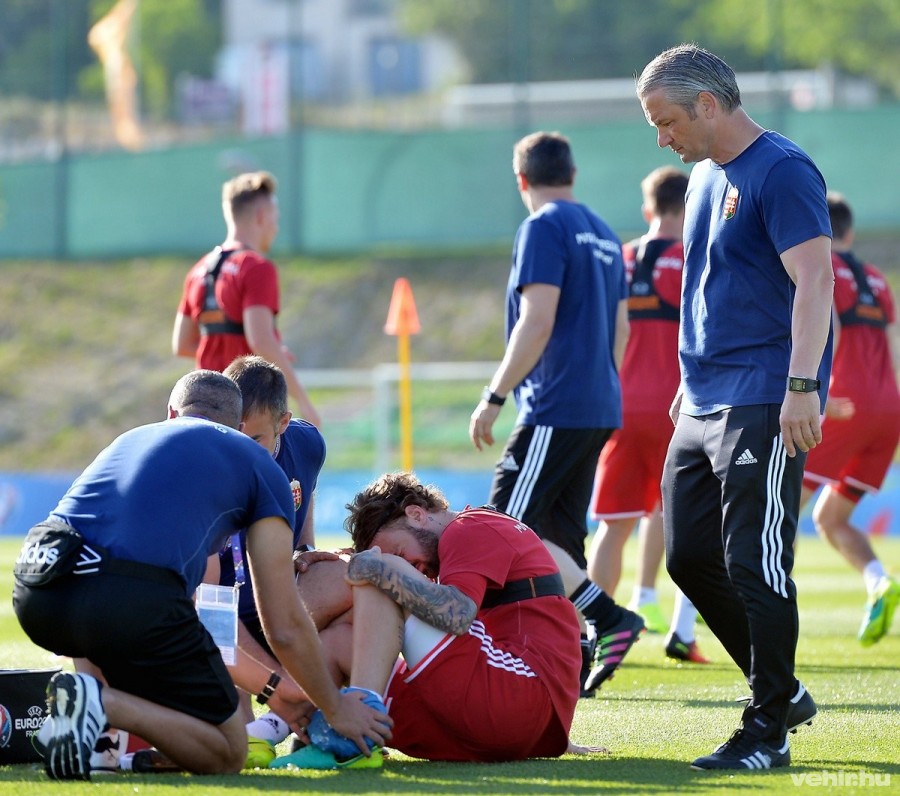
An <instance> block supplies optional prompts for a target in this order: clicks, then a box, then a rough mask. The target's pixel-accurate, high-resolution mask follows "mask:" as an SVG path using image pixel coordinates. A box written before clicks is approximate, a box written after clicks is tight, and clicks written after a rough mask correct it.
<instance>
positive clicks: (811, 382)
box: [787, 376, 822, 392]
mask: <svg viewBox="0 0 900 796" xmlns="http://www.w3.org/2000/svg"><path fill="white" fill-rule="evenodd" d="M821 386H822V382H820V381H819V380H818V379H805V378H803V377H802V376H788V379H787V388H788V392H816V390H818V389H819V387H821Z"/></svg>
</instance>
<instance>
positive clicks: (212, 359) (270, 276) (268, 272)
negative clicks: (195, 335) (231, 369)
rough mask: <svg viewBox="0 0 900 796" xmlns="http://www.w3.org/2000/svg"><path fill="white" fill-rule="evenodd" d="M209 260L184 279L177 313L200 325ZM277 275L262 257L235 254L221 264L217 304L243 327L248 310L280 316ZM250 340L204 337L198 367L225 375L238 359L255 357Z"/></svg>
mask: <svg viewBox="0 0 900 796" xmlns="http://www.w3.org/2000/svg"><path fill="white" fill-rule="evenodd" d="M206 268H207V258H206V257H204V258H203V259H202V260H200V262H198V263H197V264H196V265H195V266H194V267H193V268H192V269H191V270H190V271H189V272H188V275H187V276H186V277H185V280H184V291H183V293H182V296H181V302H180V303H179V305H178V312H180V313H181V314H182V315H186V316H188V317H190V318H192V319H193V320H194V322H195V323H197V322H198V318H199V317H200V313H201V312H202V309H203V299H204V295H205V287H204V278H205V276H206ZM278 295H279V293H278V272H277V270H276V268H275V264H274V263H273V262H272V261H271V260H267V259H266V258H265V257H263V256H262V255H261V254H258V253H257V252H254V251H251V250H249V249H245V250H243V251H236V252H235V253H234V254H232V255H230V256H229V257H228V259H227V260H225V262H224V263H223V264H222V269H221V271H220V272H219V278H218V279H217V280H216V300H217V302H218V304H219V307H221V309H222V311H223V312H224V313H225V316H226V317H227V318H229V319H230V320H232V321H234V322H235V323H242V322H243V317H244V310H245V309H247V308H248V307H268V308H269V309H270V310H271V311H272V315H277V314H278V310H279V304H278ZM275 334H276V336H277V335H278V332H277V330H276V332H275ZM252 353H253V351H251V350H250V346H249V345H248V344H247V338H246V336H245V335H242V334H212V335H202V336H201V338H200V345H199V346H198V348H197V356H196V361H197V367H198V368H207V369H209V370H218V371H222V370H225V368H227V367H228V366H229V365H230V364H231V363H232V361H233V360H234V359H235V357H239V356H244V355H246V354H252Z"/></svg>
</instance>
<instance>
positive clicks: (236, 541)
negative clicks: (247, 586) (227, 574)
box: [231, 533, 247, 588]
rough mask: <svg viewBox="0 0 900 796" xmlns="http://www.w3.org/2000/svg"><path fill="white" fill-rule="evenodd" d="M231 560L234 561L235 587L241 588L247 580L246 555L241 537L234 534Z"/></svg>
mask: <svg viewBox="0 0 900 796" xmlns="http://www.w3.org/2000/svg"><path fill="white" fill-rule="evenodd" d="M231 559H232V561H234V585H235V587H237V588H240V587H241V586H243V585H244V583H245V582H246V580H247V575H246V572H245V570H244V553H243V551H242V550H241V535H240V534H239V533H236V534H234V536H232V537H231Z"/></svg>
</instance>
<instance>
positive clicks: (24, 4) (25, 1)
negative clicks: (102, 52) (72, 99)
mask: <svg viewBox="0 0 900 796" xmlns="http://www.w3.org/2000/svg"><path fill="white" fill-rule="evenodd" d="M89 2H90V0H2V2H0V94H2V95H4V96H7V97H10V96H28V97H34V98H36V99H42V100H49V99H58V98H60V97H64V96H69V95H71V94H72V93H73V91H75V89H76V86H77V79H78V71H79V70H80V69H81V68H82V67H84V66H85V65H86V64H89V63H90V62H91V60H92V58H93V56H92V53H91V51H90V48H89V47H88V43H87V30H88V24H87V8H88V4H89Z"/></svg>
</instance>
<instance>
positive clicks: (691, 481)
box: [637, 45, 834, 769]
mask: <svg viewBox="0 0 900 796" xmlns="http://www.w3.org/2000/svg"><path fill="white" fill-rule="evenodd" d="M637 93H638V96H639V97H640V100H641V104H642V106H643V109H644V114H645V116H646V118H647V121H648V122H649V123H650V124H651V125H652V126H654V127H655V128H656V131H657V143H658V144H659V146H660V147H671V149H672V150H673V151H675V152H676V153H677V154H678V155H679V157H680V158H681V160H682V162H684V163H696V164H697V165H696V166H694V169H693V171H692V173H691V177H690V181H689V183H688V190H687V196H686V206H685V221H684V247H685V266H684V278H683V282H682V301H681V329H680V336H679V359H680V366H681V385H680V387H679V390H678V393H677V395H676V398H675V401H674V403H673V405H672V410H671V415H672V419H673V421H674V422H675V432H674V435H673V437H672V442H671V444H670V446H669V451H668V455H667V457H666V464H665V469H664V472H663V481H662V494H663V507H664V511H663V517H664V522H665V537H666V558H667V561H666V564H667V567H668V570H669V573H670V574H671V575H672V578H673V579H674V580H675V582H676V583H677V584H678V585H679V586H680V587H681V589H682V591H684V593H685V594H686V595H687V596H688V597H689V598H690V600H691V601H692V602H693V603H694V605H696V606H697V609H698V610H699V611H700V614H701V615H702V616H703V618H704V619H705V620H706V622H707V624H708V625H709V627H710V629H711V630H712V631H713V632H714V633H715V634H716V637H717V638H718V639H719V640H720V641H721V642H722V645H723V646H724V647H725V649H726V650H727V651H728V653H729V655H731V657H732V658H733V660H734V661H735V663H737V665H738V666H739V667H740V669H741V671H742V672H743V674H744V676H745V677H746V678H747V681H748V683H749V685H750V688H751V690H752V695H751V697H750V702H749V705H748V706H747V708H746V710H745V711H744V713H743V716H742V720H741V727H740V728H739V730H738V731H737V732H735V733H734V734H733V735H732V736H731V738H730V739H729V740H728V741H727V742H726V743H724V744H722V745H721V746H720V747H719V748H718V749H716V750H715V752H713V753H712V754H710V755H707V756H705V757H701V758H698V759H697V760H695V761H694V763H693V766H694V767H695V768H701V769H708V768H715V769H723V768H724V769H748V768H749V769H763V768H774V767H776V766H785V765H788V764H790V759H791V758H790V750H789V748H788V743H787V731H788V730H790V729H794V728H795V727H797V726H799V725H800V724H804V723H806V724H808V723H811V721H812V718H813V716H814V715H815V713H816V707H815V703H814V702H813V700H812V698H811V697H810V696H809V694H808V693H807V692H806V690H805V689H804V687H803V686H802V684H800V683H799V682H798V681H797V679H796V678H795V677H794V655H795V651H796V647H797V636H798V618H797V592H796V589H795V587H794V583H793V581H792V580H791V578H790V574H791V569H792V566H793V544H794V537H795V534H796V530H797V518H798V514H799V509H800V487H801V480H802V476H803V466H804V462H805V459H806V452H807V451H808V450H809V449H810V448H812V447H814V446H815V445H816V444H817V443H818V442H820V441H821V440H822V430H821V423H820V415H821V413H822V407H823V406H824V405H825V390H826V387H827V384H828V375H829V370H830V364H831V346H830V322H831V302H832V291H833V286H834V277H833V273H832V269H831V254H830V249H831V240H830V236H831V226H830V223H829V219H828V208H827V206H826V203H825V181H824V180H823V178H822V175H821V174H820V173H819V171H818V169H817V168H816V166H815V164H814V163H813V162H812V160H810V158H809V157H808V156H807V155H806V154H805V153H804V152H803V150H801V149H800V148H799V147H798V146H797V145H796V144H794V143H793V142H792V141H789V140H788V139H787V138H785V137H784V136H781V135H779V134H778V133H775V132H772V131H767V130H764V129H763V128H762V127H760V126H759V125H758V124H756V122H754V121H753V120H752V119H751V118H750V117H749V116H748V115H747V113H746V112H745V111H744V109H743V108H742V107H741V95H740V91H739V89H738V85H737V80H736V79H735V75H734V72H733V71H732V69H731V68H730V67H729V66H728V65H727V64H726V63H725V62H724V61H722V60H721V59H720V58H718V57H717V56H715V55H713V54H712V53H710V52H707V51H706V50H703V49H701V48H699V47H697V46H694V45H681V46H679V47H673V48H671V49H669V50H666V51H665V52H663V53H662V54H660V55H658V56H657V57H656V58H655V59H654V60H653V61H651V62H650V64H648V65H647V67H646V68H645V69H644V71H643V73H642V74H641V76H640V78H639V80H638V85H637Z"/></svg>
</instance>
